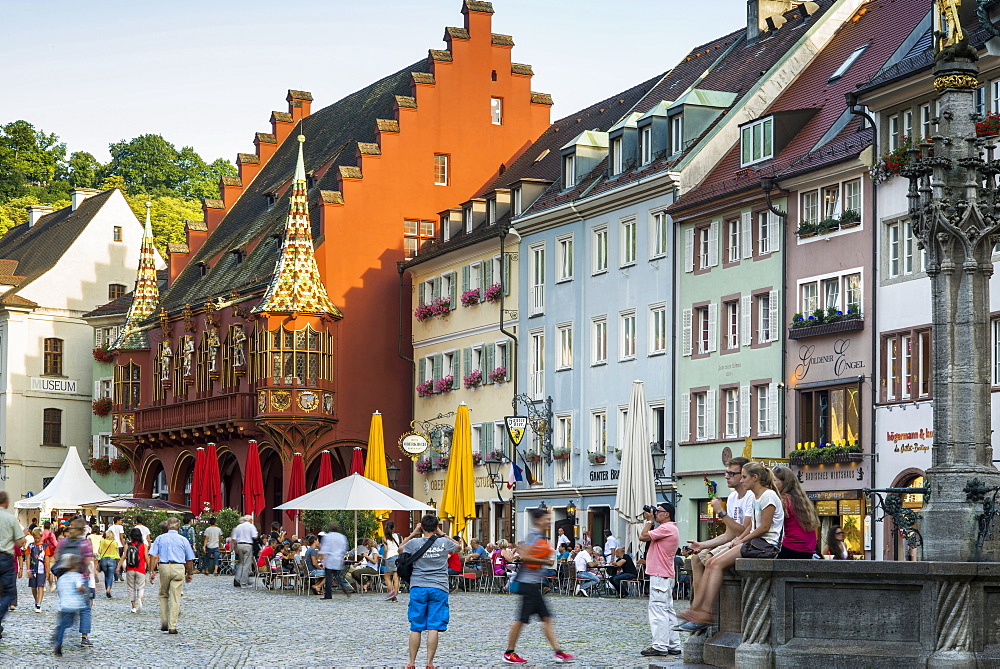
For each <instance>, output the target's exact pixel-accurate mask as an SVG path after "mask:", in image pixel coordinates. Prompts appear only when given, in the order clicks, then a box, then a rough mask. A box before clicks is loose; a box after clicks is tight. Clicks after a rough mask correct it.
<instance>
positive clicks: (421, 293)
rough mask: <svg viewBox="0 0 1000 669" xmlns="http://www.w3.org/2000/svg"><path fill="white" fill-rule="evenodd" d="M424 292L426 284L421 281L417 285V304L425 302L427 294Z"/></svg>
mask: <svg viewBox="0 0 1000 669" xmlns="http://www.w3.org/2000/svg"><path fill="white" fill-rule="evenodd" d="M426 292H427V284H426V283H424V282H423V281H421V282H420V283H419V284H418V285H417V302H418V303H419V304H427V295H426V294H425V293H426Z"/></svg>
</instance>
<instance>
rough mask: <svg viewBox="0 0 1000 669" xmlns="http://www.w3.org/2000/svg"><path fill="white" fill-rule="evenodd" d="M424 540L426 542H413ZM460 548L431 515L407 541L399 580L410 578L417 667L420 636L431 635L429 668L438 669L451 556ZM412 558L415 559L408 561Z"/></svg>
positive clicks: (446, 616)
mask: <svg viewBox="0 0 1000 669" xmlns="http://www.w3.org/2000/svg"><path fill="white" fill-rule="evenodd" d="M418 536H423V541H413V540H414V539H416V538H417V537H418ZM457 548H458V544H456V543H455V542H454V541H452V540H451V539H449V538H448V537H446V536H445V535H444V533H443V532H441V529H440V527H439V522H438V519H437V516H432V515H430V514H427V515H426V516H424V517H423V518H421V519H420V525H419V526H418V527H417V528H416V529H415V530H413V532H412V533H411V534H410V536H408V537H406V538H405V539H403V543H402V544H400V546H399V550H400V553H402V555H401V557H400V559H399V562H398V563H397V569H398V570H399V577H400V579H402V580H404V581H405V580H407V571H408V570H409V568H410V567H411V565H412V570H413V571H412V574H410V575H409V582H410V603H409V604H408V605H407V618H408V619H409V621H410V663H409V665H408V666H409V667H413V666H415V663H416V661H417V652H418V651H419V650H420V634H421V633H422V632H427V666H428V667H431V666H433V665H434V654H435V653H436V652H437V645H438V634H439V633H440V632H444V631H447V629H448V620H449V618H450V616H451V612H450V610H449V608H448V591H449V587H448V553H452V552H454V551H455V550H457ZM408 556H412V557H408Z"/></svg>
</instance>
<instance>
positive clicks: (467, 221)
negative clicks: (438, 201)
mask: <svg viewBox="0 0 1000 669" xmlns="http://www.w3.org/2000/svg"><path fill="white" fill-rule="evenodd" d="M462 227H463V228H465V231H466V232H472V207H471V206H470V207H465V208H464V209H462Z"/></svg>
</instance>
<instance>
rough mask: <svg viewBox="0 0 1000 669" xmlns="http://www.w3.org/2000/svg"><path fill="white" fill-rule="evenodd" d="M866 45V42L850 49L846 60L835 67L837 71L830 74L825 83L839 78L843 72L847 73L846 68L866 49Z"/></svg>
mask: <svg viewBox="0 0 1000 669" xmlns="http://www.w3.org/2000/svg"><path fill="white" fill-rule="evenodd" d="M868 46H869V45H868V44H865V45H864V46H859V47H858V48H857V49H855V50H854V51H852V52H851V55H850V56H848V57H847V60H845V61H844V62H843V64H841V66H840V67H838V68H837V71H836V72H834V73H833V74H831V75H830V79H829V80H828V81H827V83H830V82H832V81H836V80H837V79H840V78H841V77H842V76H844V74H846V73H847V70H849V69H850V68H851V65H854V61H856V60H857V59H858V58H860V57H861V54H863V53H864V52H865V49H867V48H868Z"/></svg>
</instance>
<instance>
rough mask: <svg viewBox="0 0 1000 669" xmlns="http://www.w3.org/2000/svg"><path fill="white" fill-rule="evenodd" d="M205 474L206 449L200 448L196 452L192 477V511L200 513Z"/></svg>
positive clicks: (195, 513) (196, 513)
mask: <svg viewBox="0 0 1000 669" xmlns="http://www.w3.org/2000/svg"><path fill="white" fill-rule="evenodd" d="M204 476H205V449H204V448H198V449H197V450H195V452H194V475H193V476H192V477H191V513H193V514H194V515H196V516H197V515H199V514H200V513H201V491H202V490H204V488H205V484H204V481H203V480H202V479H203V478H204Z"/></svg>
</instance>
